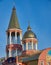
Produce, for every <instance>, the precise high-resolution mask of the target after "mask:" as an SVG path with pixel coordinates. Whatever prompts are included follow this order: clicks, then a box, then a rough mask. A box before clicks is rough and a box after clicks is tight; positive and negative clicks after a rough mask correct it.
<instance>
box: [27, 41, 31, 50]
mask: <svg viewBox="0 0 51 65" xmlns="http://www.w3.org/2000/svg"><path fill="white" fill-rule="evenodd" d="M31 49H32V44H31V43H30V42H29V43H28V50H31Z"/></svg>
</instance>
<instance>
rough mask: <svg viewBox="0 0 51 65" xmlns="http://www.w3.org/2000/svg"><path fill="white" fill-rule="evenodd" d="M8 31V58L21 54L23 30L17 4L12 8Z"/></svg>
mask: <svg viewBox="0 0 51 65" xmlns="http://www.w3.org/2000/svg"><path fill="white" fill-rule="evenodd" d="M6 33H7V45H6V53H7V58H8V57H15V56H19V55H21V51H22V30H21V29H20V25H19V22H18V18H17V15H16V8H15V6H14V7H13V9H12V14H11V19H10V22H9V26H8V29H7V31H6Z"/></svg>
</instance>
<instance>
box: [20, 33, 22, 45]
mask: <svg viewBox="0 0 51 65" xmlns="http://www.w3.org/2000/svg"><path fill="white" fill-rule="evenodd" d="M20 41H21V45H22V33H20Z"/></svg>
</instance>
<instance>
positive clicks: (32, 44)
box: [32, 41, 34, 49]
mask: <svg viewBox="0 0 51 65" xmlns="http://www.w3.org/2000/svg"><path fill="white" fill-rule="evenodd" d="M33 44H34V43H33V41H32V49H34V48H33V47H34V46H33Z"/></svg>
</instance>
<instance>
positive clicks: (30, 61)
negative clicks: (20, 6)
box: [2, 6, 51, 65]
mask: <svg viewBox="0 0 51 65" xmlns="http://www.w3.org/2000/svg"><path fill="white" fill-rule="evenodd" d="M22 25H23V24H22ZM22 32H23V31H22V29H21V27H20V25H19V21H18V18H17V15H16V8H15V6H14V7H13V9H12V14H11V18H10V22H9V25H8V29H7V31H6V36H7V45H6V58H5V60H4V61H3V62H2V65H51V48H47V49H43V50H38V39H37V36H36V34H35V33H34V32H33V31H32V27H31V26H30V24H29V25H28V27H27V30H26V32H25V33H24V35H22Z"/></svg>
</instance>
